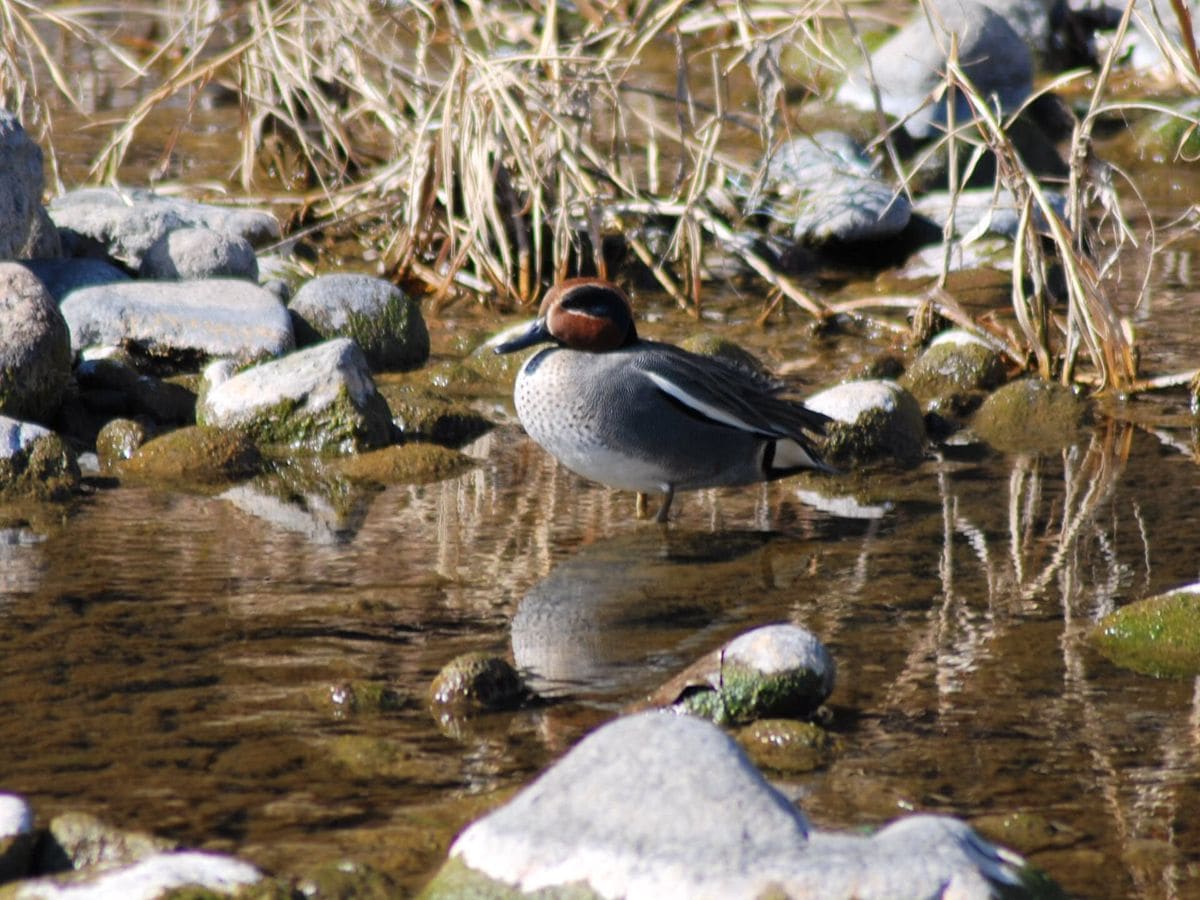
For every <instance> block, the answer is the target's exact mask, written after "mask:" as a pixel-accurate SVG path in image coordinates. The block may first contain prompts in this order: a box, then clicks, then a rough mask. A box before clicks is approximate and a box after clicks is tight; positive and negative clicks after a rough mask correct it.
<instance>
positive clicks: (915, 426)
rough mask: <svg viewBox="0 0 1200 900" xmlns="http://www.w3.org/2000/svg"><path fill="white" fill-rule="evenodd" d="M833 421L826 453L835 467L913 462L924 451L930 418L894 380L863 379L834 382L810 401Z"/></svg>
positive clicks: (917, 459)
mask: <svg viewBox="0 0 1200 900" xmlns="http://www.w3.org/2000/svg"><path fill="white" fill-rule="evenodd" d="M805 402H806V404H807V406H808V408H809V409H812V410H815V411H817V412H819V413H823V414H824V415H827V416H829V417H830V418H832V419H833V420H834V421H833V422H831V423H830V424H829V425H828V426H826V429H825V443H824V445H823V448H822V449H823V451H824V455H825V459H826V460H827V461H828V462H830V463H831V464H833V465H834V466H843V467H846V466H862V465H867V464H869V463H874V462H884V461H892V462H895V463H898V464H899V465H902V466H914V465H916V464H917V463H919V462H920V461H921V459H923V458H924V455H925V420H924V418H923V417H922V415H921V407H920V404H918V403H917V401H916V398H915V397H913V395H912V394H910V393H909V392H908V391H907V390H905V389H904V388H903V387H901V386H900V385H899V384H897V383H896V382H894V381H887V380H884V379H880V380H862V381H848V382H845V383H843V384H838V385H834V386H833V387H831V388H827V389H825V390H823V391H821V392H819V393H817V394H813V395H812V396H811V397H809V398H808V400H807V401H805Z"/></svg>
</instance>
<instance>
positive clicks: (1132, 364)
mask: <svg viewBox="0 0 1200 900" xmlns="http://www.w3.org/2000/svg"><path fill="white" fill-rule="evenodd" d="M1172 8H1173V9H1174V10H1175V11H1176V13H1177V15H1179V16H1185V15H1186V4H1185V3H1182V2H1175V3H1174V5H1173V7H1172ZM881 9H882V12H881ZM908 10H909V7H908V4H906V3H899V2H898V3H896V4H894V5H893V6H891V7H890V8H889V7H882V8H881V7H879V6H877V5H869V6H855V5H846V4H842V3H839V2H835V0H810V2H807V3H805V2H794V0H787V2H784V0H759V2H754V3H746V2H739V0H709V2H706V3H692V2H686V3H685V2H683V0H673V2H667V3H659V2H651V0H577V2H575V3H574V4H556V3H539V4H519V3H485V2H482V0H464V2H461V3H441V2H433V0H425V2H422V0H410V2H368V0H333V2H329V3H307V2H303V0H246V2H216V0H173V2H167V3H141V4H138V3H122V4H114V5H112V6H111V7H110V8H105V7H104V5H103V4H90V5H82V6H79V5H75V4H67V3H63V4H53V3H51V4H47V3H43V2H40V0H38V2H33V0H0V98H2V99H3V102H4V103H5V104H6V105H7V106H8V108H10V109H15V110H17V111H19V112H20V113H21V114H22V118H23V120H24V121H25V123H26V126H27V127H28V128H30V129H31V130H33V131H35V133H36V132H37V131H38V129H39V128H43V129H44V134H45V135H49V136H52V135H53V134H54V129H53V122H54V119H55V117H56V116H63V117H66V116H67V115H68V114H69V115H71V116H76V115H85V116H86V117H87V118H89V119H91V120H92V121H93V123H94V124H95V126H96V127H97V128H98V129H102V132H101V133H104V134H107V140H106V141H105V142H104V143H103V147H102V149H101V151H100V152H99V153H98V155H97V157H96V159H95V166H94V169H93V173H92V174H93V176H94V177H95V178H96V179H97V180H113V179H114V178H115V176H116V173H117V172H118V169H119V167H120V165H121V163H122V161H123V160H124V159H125V158H126V155H127V154H128V153H129V152H130V150H131V148H134V147H137V142H138V139H139V134H140V133H141V131H142V130H143V129H144V127H145V126H146V123H147V122H149V121H151V120H152V118H153V117H154V116H155V115H156V114H159V113H161V112H162V111H163V110H169V111H170V112H171V115H172V116H173V117H174V118H175V120H176V121H177V122H178V126H177V131H176V134H178V133H179V131H181V130H182V129H184V128H186V127H187V122H188V121H189V118H190V117H191V116H192V115H193V114H194V113H195V112H196V111H197V109H199V108H202V107H203V105H204V103H206V102H211V101H212V100H213V98H216V99H218V100H222V101H223V102H225V103H228V104H229V106H228V112H229V117H230V120H231V121H236V123H237V125H238V128H237V134H238V135H239V136H240V154H239V156H238V158H237V160H236V162H233V163H232V165H231V171H230V172H229V178H230V180H231V181H234V182H237V183H240V185H241V187H242V188H243V189H244V191H245V192H246V193H248V194H250V195H251V196H256V197H259V198H261V199H264V200H271V201H272V202H274V203H276V204H280V203H283V202H288V203H290V204H291V207H290V208H291V209H292V210H293V214H292V217H291V219H292V220H291V222H290V223H289V224H290V227H291V230H292V233H293V234H295V233H301V232H302V231H303V230H304V229H312V230H314V231H315V230H317V229H320V231H321V233H322V234H323V235H325V236H329V235H336V234H343V235H354V236H356V237H357V238H359V239H361V240H362V242H363V244H364V245H365V246H366V247H369V248H370V249H372V250H373V251H375V253H376V254H377V255H378V258H380V259H382V261H383V264H384V267H385V269H386V271H387V273H388V274H389V275H390V276H391V277H393V278H395V279H396V280H397V281H400V282H404V283H406V284H408V285H409V286H412V287H420V288H421V289H422V290H423V292H424V294H425V300H426V302H427V303H431V304H434V305H438V304H444V303H447V302H452V301H454V300H456V299H460V298H464V297H469V298H477V299H480V300H482V301H485V302H487V303H490V304H492V305H494V306H496V307H504V308H510V307H513V306H519V305H527V304H530V303H532V302H533V301H534V300H535V299H536V298H537V297H538V296H539V295H540V293H541V291H542V289H543V286H544V285H545V284H546V283H548V282H549V281H551V280H553V279H555V278H557V277H561V276H563V275H564V274H565V273H567V272H568V271H571V270H576V269H579V268H584V269H591V268H595V269H597V270H599V271H600V272H602V273H603V272H605V271H606V263H605V259H604V256H603V254H602V253H601V252H599V248H602V247H605V246H610V245H611V244H613V242H614V241H620V243H621V244H622V247H623V250H624V252H625V254H626V256H627V257H631V258H637V259H639V260H640V261H641V263H642V264H644V266H645V267H646V269H647V270H648V271H649V272H651V273H652V274H653V277H654V278H656V279H657V281H658V282H659V284H661V286H662V288H663V289H664V290H665V291H666V292H668V293H669V294H670V295H671V296H673V297H675V298H676V300H677V301H678V302H679V303H680V304H681V305H682V306H684V307H686V308H688V309H691V310H693V311H695V310H698V309H699V306H700V303H701V296H702V284H703V283H704V282H705V281H706V280H708V279H709V278H710V277H711V276H710V275H709V273H708V271H707V269H706V249H705V248H706V247H711V246H713V245H719V246H721V247H722V249H723V250H724V251H726V252H732V253H734V254H735V255H737V256H740V258H741V261H742V263H744V265H745V267H746V268H747V269H748V270H749V271H751V272H753V273H755V276H756V277H757V278H760V279H762V280H763V281H765V282H766V285H767V290H766V291H765V292H764V293H765V294H766V295H767V298H768V299H767V302H766V304H765V306H764V316H765V315H766V314H767V313H769V312H770V311H772V310H775V309H777V308H778V304H779V301H780V300H781V299H786V300H787V301H788V302H789V303H790V304H792V305H793V306H794V307H796V308H799V309H802V310H804V311H805V313H806V314H808V315H811V316H813V317H815V318H817V319H820V320H831V321H832V320H834V319H835V317H837V316H853V317H857V318H870V319H871V320H872V321H873V322H875V323H877V324H881V325H883V326H885V327H889V328H892V329H897V330H899V329H906V328H908V327H910V326H909V325H908V324H907V323H902V322H900V321H897V320H896V317H897V316H898V315H900V314H903V315H904V316H906V317H911V319H912V320H913V321H914V322H920V321H923V320H927V318H928V315H929V314H930V313H937V314H939V315H941V316H942V317H944V318H948V319H951V320H953V321H956V322H958V323H960V324H962V325H964V326H966V327H969V328H971V329H973V330H975V331H976V332H984V331H987V336H988V338H989V340H990V341H991V342H992V344H993V345H994V346H996V347H997V348H998V349H1000V350H1002V351H1003V352H1004V353H1005V354H1007V356H1008V357H1009V358H1010V359H1011V360H1013V361H1015V362H1016V363H1019V364H1021V365H1024V366H1028V367H1029V368H1030V369H1032V370H1034V371H1037V372H1039V373H1040V374H1041V375H1043V376H1044V377H1047V378H1055V379H1059V380H1061V381H1062V382H1064V383H1073V382H1086V383H1090V384H1092V385H1093V386H1094V387H1096V388H1100V389H1105V388H1108V389H1115V390H1120V391H1129V390H1136V389H1138V388H1139V387H1146V386H1155V385H1158V384H1167V383H1178V382H1180V381H1185V380H1186V378H1187V376H1188V375H1190V374H1191V373H1183V374H1180V375H1175V376H1166V377H1163V378H1159V379H1158V380H1157V381H1153V382H1147V381H1141V380H1139V375H1138V372H1137V370H1136V354H1135V352H1134V348H1133V346H1132V340H1131V338H1130V335H1129V333H1128V329H1127V328H1126V326H1125V323H1124V322H1123V320H1122V318H1121V316H1120V315H1119V314H1118V311H1117V309H1116V308H1115V306H1114V303H1113V299H1112V298H1113V294H1114V288H1115V285H1116V283H1117V280H1118V278H1119V277H1120V272H1119V261H1120V260H1121V259H1122V258H1123V255H1125V254H1127V252H1128V250H1129V248H1130V247H1135V246H1136V247H1137V248H1138V249H1139V251H1144V252H1145V253H1152V252H1154V251H1155V249H1156V248H1158V247H1160V246H1162V245H1163V244H1164V243H1166V242H1168V241H1169V240H1170V239H1171V236H1172V235H1173V234H1175V233H1176V231H1177V230H1178V229H1179V228H1183V227H1186V223H1177V224H1176V225H1175V226H1173V227H1172V226H1171V225H1170V223H1168V227H1167V228H1165V229H1163V228H1160V227H1159V224H1158V223H1155V222H1154V221H1153V219H1152V218H1151V217H1150V216H1149V214H1148V211H1145V210H1140V211H1138V213H1137V214H1136V219H1137V221H1138V225H1137V226H1136V227H1135V226H1133V225H1131V224H1130V223H1129V222H1127V221H1126V220H1125V218H1123V216H1122V210H1123V209H1125V210H1129V209H1132V207H1131V206H1130V204H1129V201H1128V199H1126V198H1128V197H1132V198H1135V199H1136V197H1137V192H1136V188H1135V186H1133V185H1131V184H1128V183H1126V182H1124V181H1123V179H1122V176H1121V173H1120V172H1118V171H1115V170H1114V169H1112V168H1110V167H1108V166H1106V165H1103V164H1101V163H1099V162H1098V161H1097V160H1096V158H1095V156H1094V155H1093V154H1092V152H1091V149H1092V134H1093V130H1094V128H1095V126H1096V123H1097V122H1098V121H1100V120H1101V119H1102V118H1103V117H1105V116H1111V115H1112V113H1113V111H1114V109H1115V108H1116V101H1114V100H1113V99H1112V97H1111V93H1112V92H1111V88H1110V85H1111V82H1112V78H1111V75H1112V67H1113V62H1114V60H1113V56H1112V54H1110V55H1109V56H1108V58H1105V59H1103V60H1101V62H1100V66H1099V70H1098V71H1096V70H1091V71H1089V72H1088V73H1086V77H1087V78H1088V79H1090V81H1089V82H1088V83H1089V84H1090V85H1091V87H1090V97H1087V98H1086V103H1085V104H1084V106H1085V111H1084V114H1083V116H1082V118H1081V119H1080V120H1079V122H1078V124H1077V126H1076V128H1075V132H1074V135H1073V138H1072V140H1071V147H1070V154H1069V164H1070V179H1069V184H1067V185H1065V187H1066V189H1067V192H1068V211H1067V214H1066V215H1065V216H1059V215H1058V214H1057V213H1056V212H1055V211H1054V209H1053V208H1052V206H1051V204H1050V203H1049V201H1048V200H1047V197H1046V194H1045V186H1044V185H1043V184H1042V183H1040V182H1039V180H1038V179H1037V178H1035V177H1034V176H1033V175H1032V174H1031V173H1030V172H1029V170H1028V169H1027V168H1026V167H1025V165H1024V163H1023V162H1022V159H1021V157H1020V155H1019V154H1018V153H1017V152H1016V150H1015V149H1014V148H1013V145H1012V144H1011V142H1010V141H1009V138H1008V136H1007V130H1008V125H1009V124H1010V123H1009V122H1006V121H1003V120H1002V119H1001V118H1000V117H999V116H998V115H997V114H996V112H995V110H994V107H992V106H990V105H989V103H988V102H987V99H986V98H984V97H981V96H979V94H978V93H977V92H976V91H975V90H974V87H973V85H972V84H971V83H970V81H969V80H968V79H967V78H966V77H965V75H964V74H963V72H962V70H961V69H960V68H959V66H958V64H957V61H956V59H955V55H954V52H953V48H950V54H949V56H950V63H949V65H948V66H947V71H946V73H945V86H944V89H945V90H959V91H962V92H963V93H964V94H965V95H966V96H968V97H969V98H971V101H972V105H973V108H974V111H975V117H974V120H973V121H969V122H959V123H955V127H953V128H952V129H951V130H950V132H949V134H947V135H946V137H945V138H944V141H945V142H946V143H947V144H949V145H950V150H949V152H950V153H951V154H952V158H955V155H957V156H958V158H961V159H963V160H966V163H967V165H966V168H967V169H969V168H970V166H971V165H973V164H974V162H975V161H977V160H978V158H979V156H980V152H981V150H982V149H983V148H986V149H988V150H990V151H991V152H992V153H993V154H994V155H995V156H996V158H997V160H998V181H999V182H1000V183H1002V185H1003V186H1004V187H1006V188H1007V189H1008V190H1010V191H1011V192H1012V193H1013V194H1014V195H1015V196H1016V198H1017V200H1018V203H1019V206H1020V208H1021V210H1022V218H1021V234H1020V236H1019V238H1018V240H1017V241H1016V242H1015V245H1014V262H1015V271H1014V278H1013V296H1012V311H1011V313H1012V314H1011V315H1009V316H1007V317H1005V318H1004V319H1003V321H1007V322H1009V323H1010V324H1009V325H1007V326H999V325H992V326H990V329H985V328H984V326H983V325H981V324H980V323H979V322H977V321H975V320H974V319H972V318H971V317H970V316H968V315H967V314H966V313H964V312H963V311H962V310H961V309H960V308H959V307H958V306H957V305H956V304H955V302H954V300H953V298H952V297H950V296H949V295H948V294H947V293H946V292H945V291H944V290H943V289H942V287H941V285H939V286H935V287H934V288H933V289H932V290H931V291H930V292H929V293H928V295H927V296H925V297H923V298H919V299H917V300H910V299H907V298H906V299H904V300H902V301H900V302H892V303H891V304H888V303H887V302H881V303H879V304H877V305H872V304H871V303H870V302H869V301H866V302H858V303H853V302H847V303H843V304H841V305H830V304H829V303H827V302H825V301H824V300H822V299H821V298H820V297H818V296H815V295H814V294H813V293H811V292H809V291H807V290H805V289H804V288H803V287H801V286H800V284H798V283H797V282H796V281H795V280H793V279H790V278H789V277H788V276H787V275H786V274H784V273H783V272H780V271H777V270H776V269H775V268H774V267H773V265H772V263H771V262H770V261H769V260H768V259H767V258H765V257H764V256H762V255H760V254H759V252H758V251H757V250H756V249H755V244H754V243H752V242H746V241H740V240H738V229H739V227H740V223H739V222H738V221H737V217H736V216H734V215H730V214H729V211H728V209H726V208H725V207H722V206H720V205H718V204H715V203H713V202H712V199H711V198H712V196H713V192H714V189H716V188H719V187H721V186H722V185H726V184H728V183H729V180H730V178H731V177H733V178H736V179H737V180H738V181H739V182H740V183H741V184H745V185H751V186H752V190H751V195H753V186H756V185H759V184H761V179H762V176H763V172H762V171H761V169H760V168H759V160H760V159H761V158H762V157H763V156H764V155H765V151H766V150H768V149H770V148H772V147H775V146H777V145H778V144H779V142H780V141H782V140H783V139H785V138H787V137H788V136H790V134H791V133H792V132H793V130H794V129H795V128H796V127H797V125H796V122H797V121H798V119H797V116H798V115H803V113H804V111H805V109H806V108H808V105H809V104H819V103H820V102H822V97H827V96H828V95H829V93H830V91H831V88H832V87H833V86H835V85H836V84H837V83H838V81H839V80H840V78H841V73H842V71H843V70H844V68H845V66H846V65H847V63H846V62H845V61H846V60H847V59H849V58H850V56H851V55H852V52H853V50H854V47H855V42H856V41H859V40H861V38H860V37H859V35H860V34H862V33H863V32H864V31H867V30H870V29H871V28H877V27H878V26H879V24H880V20H881V18H882V19H890V20H891V21H893V22H894V21H896V20H898V19H899V18H901V17H903V16H904V15H905V14H907V12H908ZM1128 22H1129V13H1128V12H1127V14H1126V17H1125V20H1124V21H1123V22H1122V23H1121V26H1120V30H1121V31H1123V30H1124V29H1125V28H1126V27H1128ZM1184 32H1185V33H1190V31H1189V29H1187V28H1185V29H1184ZM1115 46H1117V44H1114V47H1115ZM1169 50H1170V52H1171V53H1172V54H1173V56H1174V59H1175V62H1176V63H1177V66H1176V71H1177V73H1178V77H1179V78H1180V79H1182V80H1183V81H1184V82H1185V86H1190V87H1191V88H1193V89H1194V88H1196V87H1197V86H1198V85H1200V75H1198V74H1197V73H1198V72H1200V64H1198V60H1197V54H1196V48H1195V47H1194V46H1192V45H1191V44H1190V43H1189V44H1187V45H1186V46H1172V47H1170V48H1169ZM85 68H87V69H89V70H90V71H94V72H103V73H106V74H107V77H109V78H111V79H112V80H113V83H114V84H117V85H119V86H120V88H121V90H125V91H127V92H128V93H129V94H130V95H131V96H132V97H133V98H134V99H132V100H131V101H130V104H129V108H121V109H119V110H118V115H116V116H113V114H112V113H111V112H94V111H93V110H94V109H95V107H94V105H92V100H91V99H90V98H88V97H85V96H84V89H83V88H81V87H80V86H79V80H78V73H79V70H81V69H85ZM1083 79H1084V73H1079V72H1076V73H1068V74H1066V75H1062V76H1060V77H1059V78H1058V80H1057V81H1056V82H1054V83H1053V84H1050V85H1048V86H1046V88H1045V89H1046V90H1062V89H1071V90H1073V91H1075V93H1076V95H1077V96H1078V95H1081V94H1083V92H1084V88H1083V87H1082V85H1083V84H1084V80H1083ZM205 98H207V100H206V99H205ZM1142 105H1145V104H1142ZM69 107H73V108H74V109H73V111H72V110H71V109H69ZM879 121H880V122H882V121H883V119H882V116H880V117H879ZM1191 124H1192V126H1193V127H1194V126H1195V124H1196V123H1191ZM876 140H877V142H878V145H879V146H880V147H881V148H882V149H883V151H884V154H885V156H886V158H887V159H888V160H889V162H890V165H891V166H892V168H893V175H894V176H895V177H896V180H897V184H898V185H899V187H898V188H897V190H898V191H907V190H908V189H909V187H908V185H909V179H908V176H907V174H906V171H905V163H904V162H903V161H901V159H900V158H899V155H898V154H897V153H896V151H895V148H894V147H893V146H892V142H891V140H890V135H888V134H887V133H880V134H878V135H876ZM44 143H48V141H47V142H44ZM944 149H945V148H942V147H939V148H936V152H944ZM174 150H175V147H174V144H173V142H172V141H167V144H166V146H164V147H162V148H161V157H160V160H161V161H163V165H162V169H163V170H164V171H165V169H166V165H165V161H166V160H168V159H169V158H170V157H171V155H172V153H173V152H174ZM154 175H155V172H153V171H151V172H147V173H146V176H147V178H150V179H153V177H154ZM1118 192H1120V194H1121V196H1120V197H1118ZM281 198H286V200H284V199H281ZM1039 222H1040V223H1041V229H1040V231H1039V227H1038V224H1037V223H1039ZM1052 262H1056V263H1058V264H1059V265H1061V266H1062V268H1063V270H1064V272H1065V274H1066V279H1065V281H1066V292H1067V303H1066V306H1065V308H1063V307H1061V306H1060V307H1054V306H1052V304H1051V298H1050V295H1049V288H1048V279H1047V273H1048V272H1049V270H1050V266H1051V263H1052ZM913 327H916V326H913Z"/></svg>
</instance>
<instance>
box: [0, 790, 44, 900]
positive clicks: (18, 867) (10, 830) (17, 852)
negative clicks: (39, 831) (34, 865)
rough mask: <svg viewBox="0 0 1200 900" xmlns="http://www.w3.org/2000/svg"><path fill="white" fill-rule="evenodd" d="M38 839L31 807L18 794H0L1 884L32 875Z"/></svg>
mask: <svg viewBox="0 0 1200 900" xmlns="http://www.w3.org/2000/svg"><path fill="white" fill-rule="evenodd" d="M35 839H36V833H35V832H34V829H33V810H32V809H30V807H29V804H28V803H26V802H25V799H24V798H23V797H19V796H17V795H16V794H0V884H4V883H5V882H6V881H14V880H16V879H18V878H23V877H24V876H25V874H26V872H28V871H29V863H30V859H31V858H32V856H33V847H34V841H35Z"/></svg>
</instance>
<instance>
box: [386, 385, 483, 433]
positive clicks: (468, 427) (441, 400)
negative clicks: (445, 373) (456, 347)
mask: <svg viewBox="0 0 1200 900" xmlns="http://www.w3.org/2000/svg"><path fill="white" fill-rule="evenodd" d="M378 386H379V393H380V394H382V395H383V398H384V399H385V400H387V404H388V408H389V409H390V410H391V411H392V424H393V425H394V426H395V429H396V433H397V434H398V435H399V436H400V437H401V438H403V439H404V440H407V441H413V440H416V441H432V442H433V443H435V444H442V445H444V446H446V447H461V446H463V445H464V444H469V443H470V442H471V441H473V440H475V439H476V438H478V437H481V436H482V435H484V434H486V433H487V432H489V431H490V430H491V429H492V427H493V426H492V422H491V421H490V420H488V419H487V418H486V417H485V416H483V415H481V414H480V413H478V412H476V411H475V410H473V409H472V408H471V407H470V406H468V405H467V404H465V403H461V402H459V401H456V400H451V399H449V398H448V397H444V396H442V395H441V394H439V393H437V392H435V391H432V390H429V389H428V388H425V387H422V386H420V385H416V384H408V383H404V384H398V383H396V382H395V381H392V380H390V379H389V377H388V376H384V377H383V378H381V379H379V383H378Z"/></svg>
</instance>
